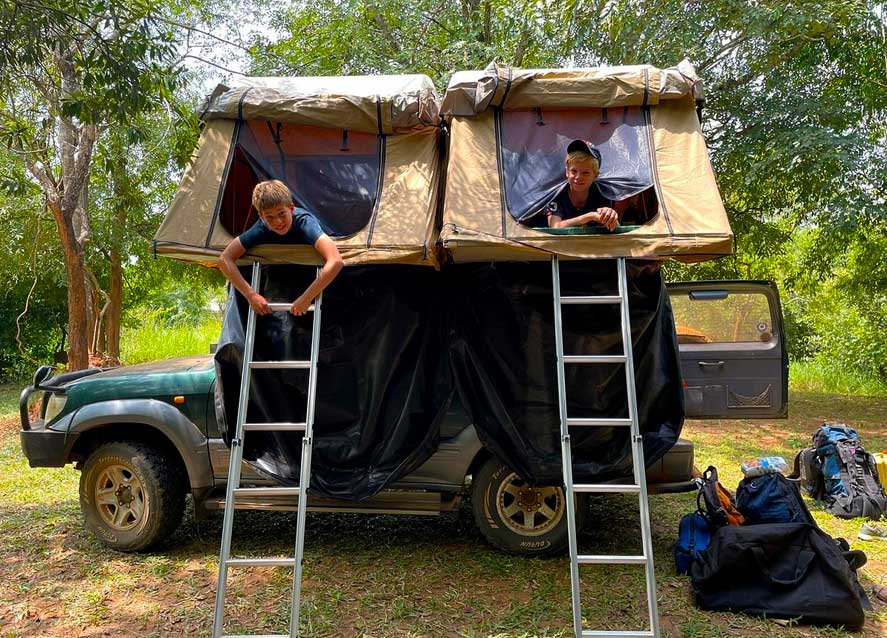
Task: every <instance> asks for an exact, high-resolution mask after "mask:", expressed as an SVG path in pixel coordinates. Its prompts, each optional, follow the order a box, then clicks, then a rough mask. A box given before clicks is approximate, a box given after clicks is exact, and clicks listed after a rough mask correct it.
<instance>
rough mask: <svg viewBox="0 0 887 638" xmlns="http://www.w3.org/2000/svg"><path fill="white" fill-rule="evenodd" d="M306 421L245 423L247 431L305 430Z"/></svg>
mask: <svg viewBox="0 0 887 638" xmlns="http://www.w3.org/2000/svg"><path fill="white" fill-rule="evenodd" d="M306 426H307V424H306V423H291V422H289V421H280V422H279V423H244V424H243V429H244V431H246V432H304V431H305V427H306Z"/></svg>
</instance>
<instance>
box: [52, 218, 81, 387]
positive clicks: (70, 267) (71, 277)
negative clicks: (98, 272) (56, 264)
mask: <svg viewBox="0 0 887 638" xmlns="http://www.w3.org/2000/svg"><path fill="white" fill-rule="evenodd" d="M50 209H51V210H52V216H53V218H55V224H56V228H57V229H58V232H59V239H60V240H61V244H62V250H63V251H64V255H65V275H66V279H67V283H68V367H69V368H70V369H71V370H83V369H84V368H86V367H88V366H89V336H88V335H89V325H88V322H87V318H86V304H87V303H88V300H87V296H86V285H85V281H84V278H83V270H84V264H83V247H82V246H80V244H79V243H78V242H77V238H76V235H75V234H74V225H73V224H72V223H71V219H70V218H69V217H67V216H65V214H64V213H63V212H62V209H61V207H60V206H58V205H50Z"/></svg>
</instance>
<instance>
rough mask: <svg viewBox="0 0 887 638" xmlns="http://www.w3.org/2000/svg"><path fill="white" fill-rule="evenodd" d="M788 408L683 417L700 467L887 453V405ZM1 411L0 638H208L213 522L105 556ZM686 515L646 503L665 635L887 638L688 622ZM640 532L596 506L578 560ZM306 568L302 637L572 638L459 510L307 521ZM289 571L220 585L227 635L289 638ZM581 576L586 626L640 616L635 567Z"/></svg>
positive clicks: (59, 478)
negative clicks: (849, 449) (776, 414)
mask: <svg viewBox="0 0 887 638" xmlns="http://www.w3.org/2000/svg"><path fill="white" fill-rule="evenodd" d="M791 410H792V414H791V417H790V418H789V419H787V420H781V421H772V422H761V421H758V422H755V421H720V422H717V421H712V422H698V421H695V422H688V423H687V425H686V427H685V432H684V435H685V437H687V438H690V439H691V440H693V441H694V442H695V444H696V458H697V465H698V466H700V467H703V468H704V467H705V466H707V465H708V464H710V463H711V464H715V465H717V466H718V467H719V469H720V471H721V477H722V482H723V483H724V484H725V485H727V486H728V487H730V488H731V489H732V488H734V487H735V485H736V484H737V482H738V481H739V478H740V476H741V475H740V471H739V463H740V462H741V461H742V460H743V459H746V458H754V457H756V456H760V455H764V454H780V455H782V456H785V457H789V456H790V455H791V454H792V453H793V451H795V450H797V449H800V447H802V446H803V445H805V444H806V442H807V440H808V438H809V435H810V434H811V433H812V432H813V430H814V429H815V428H816V427H817V426H818V425H819V424H820V423H822V422H823V421H825V420H843V421H846V422H849V423H851V424H852V425H854V426H855V427H857V429H858V430H859V432H860V434H861V436H862V440H863V442H864V443H865V444H866V447H867V448H868V449H870V450H873V451H878V450H882V449H887V428H885V427H884V423H883V419H884V417H885V415H887V399H882V398H860V397H849V398H848V397H842V396H834V395H821V394H793V395H792V397H791ZM11 412H12V410H9V409H7V410H5V411H3V412H2V413H3V414H5V415H6V416H3V417H2V418H0V539H2V541H0V638H20V637H21V638H25V637H26V638H44V637H46V638H49V637H52V638H75V637H78V638H79V637H84V638H85V637H98V636H108V637H115V638H142V637H144V638H148V637H150V638H172V637H180V636H181V637H188V638H191V637H208V636H210V635H211V626H212V614H213V602H214V596H215V590H216V575H217V565H218V548H219V539H220V533H221V532H220V530H221V519H220V518H216V519H213V520H211V521H208V522H203V523H199V524H198V523H196V522H195V521H194V520H193V516H191V512H190V509H189V512H188V513H187V514H186V521H185V523H184V524H183V525H182V527H181V528H180V529H179V530H178V531H177V533H176V534H175V536H174V538H173V539H172V541H171V543H170V544H169V546H168V547H166V548H165V549H163V550H161V551H157V552H154V553H150V554H120V553H116V552H112V551H110V550H107V549H105V548H104V547H103V546H101V545H100V544H99V543H98V542H97V541H96V540H95V539H94V538H93V537H92V536H90V535H89V534H87V533H86V532H85V531H84V529H83V527H82V525H81V521H80V515H79V507H78V497H77V482H78V479H79V474H78V472H76V471H75V470H73V469H72V468H70V467H68V468H62V469H33V468H28V467H27V463H26V461H24V459H23V458H22V455H21V450H20V449H19V446H18V436H17V429H18V422H17V419H16V417H15V416H14V415H13V414H11ZM692 509H693V495H690V494H677V495H662V496H654V497H652V498H651V512H652V519H653V531H654V551H655V557H656V568H657V569H656V570H657V585H658V598H659V606H660V613H661V624H662V627H663V635H664V636H667V637H668V638H675V637H678V636H681V637H686V638H695V637H719V636H720V637H723V636H728V637H752V636H755V637H761V636H767V637H770V636H773V637H780V638H782V637H785V638H794V637H801V636H836V637H837V636H854V635H857V636H859V635H861V636H865V637H866V638H875V637H880V636H885V635H887V613H885V611H887V610H885V606H884V605H883V604H881V603H878V602H877V601H873V603H874V605H875V610H874V612H873V613H871V614H870V615H869V617H868V619H867V623H866V627H865V630H864V631H863V632H862V633H860V634H851V633H847V632H844V631H842V630H840V629H831V628H811V627H803V626H797V625H796V624H794V623H781V622H775V621H771V620H761V619H755V618H749V617H745V616H741V615H735V614H718V613H708V612H702V611H699V610H698V609H696V608H695V606H694V605H693V600H692V593H691V590H690V587H689V583H688V581H687V579H686V578H685V577H680V576H676V575H675V574H674V563H673V559H672V548H673V544H674V541H675V538H676V535H677V524H678V520H679V518H680V516H681V515H682V514H684V513H687V512H689V511H691V510H692ZM811 509H812V510H813V513H814V516H815V517H816V519H817V522H818V523H819V524H820V526H821V527H823V529H825V531H827V532H828V533H830V534H832V535H833V536H844V537H845V538H848V539H849V540H850V541H851V543H852V545H853V546H854V548H860V549H863V550H865V551H866V553H867V554H868V557H869V563H868V564H867V565H866V566H865V567H863V568H862V570H861V571H860V579H861V582H862V583H863V584H864V586H865V587H866V589H868V590H871V587H872V586H873V585H876V584H883V585H887V543H863V542H861V541H858V540H857V538H856V532H857V531H858V529H859V526H860V524H861V521H859V520H857V521H839V520H837V519H835V518H832V517H830V516H828V515H827V514H825V512H823V511H822V510H821V509H818V508H816V507H813V506H811ZM294 523H295V516H294V515H291V514H282V513H273V512H245V513H243V516H241V514H240V513H238V516H237V519H236V527H235V537H234V547H235V548H237V549H238V551H239V553H241V554H242V555H280V556H285V555H290V554H292V542H293V529H294ZM637 525H638V522H637V514H636V511H635V507H634V505H633V504H632V502H631V499H627V498H625V497H620V496H613V497H609V496H607V497H598V498H596V499H594V500H593V502H592V508H591V516H590V524H589V526H588V528H587V529H586V530H585V531H584V532H583V534H582V535H581V536H580V551H582V550H583V549H584V550H591V549H592V548H594V551H596V552H597V551H600V552H601V553H611V550H612V553H631V552H632V549H633V542H632V540H631V539H635V538H637V536H638V533H639V532H638V529H637ZM583 569H586V568H583ZM304 570H305V582H304V585H303V601H304V608H303V612H302V619H301V620H302V622H301V630H302V633H301V634H300V635H302V636H306V637H311V638H314V637H326V636H330V637H332V636H337V637H338V636H342V637H345V638H350V637H357V636H360V637H363V638H389V637H390V638H394V637H400V638H414V637H420V636H423V637H424V636H433V637H438V636H440V637H447V638H450V637H452V638H475V637H478V638H479V637H485V638H486V637H495V638H504V637H514V638H529V637H531V636H538V637H546V638H553V637H555V636H569V635H571V632H570V611H569V607H570V585H569V573H568V571H569V570H568V563H567V561H566V560H565V559H564V558H555V559H548V560H525V559H520V558H515V557H512V556H507V555H505V554H502V553H500V552H498V551H496V550H494V549H492V548H491V547H489V546H488V545H486V544H485V543H484V542H483V540H482V538H481V536H480V534H479V533H478V532H477V530H476V529H475V528H474V523H473V520H472V516H471V511H470V504H468V503H464V504H463V506H462V508H461V509H460V511H459V512H458V513H457V514H455V515H450V516H445V517H440V518H437V517H429V518H420V517H393V516H361V515H330V514H312V515H309V518H308V536H307V541H306V553H305V561H304ZM290 574H291V572H288V571H286V570H275V569H257V570H254V571H249V572H238V573H237V576H235V577H233V578H231V579H229V598H228V609H229V611H230V614H229V617H231V618H233V620H232V621H231V622H230V623H229V624H228V625H227V626H226V631H228V632H231V633H262V632H264V633H286V627H287V623H288V611H289V600H290V592H291V577H290ZM582 576H583V593H584V597H583V613H584V615H585V617H586V620H587V622H588V626H589V627H592V626H594V627H596V628H598V627H599V628H610V629H616V628H628V627H637V626H640V625H643V624H644V623H645V607H644V595H643V591H644V590H643V573H642V570H641V569H639V568H637V567H631V566H625V567H610V566H607V567H591V568H590V569H589V570H588V571H583V572H582Z"/></svg>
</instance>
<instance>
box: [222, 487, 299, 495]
mask: <svg viewBox="0 0 887 638" xmlns="http://www.w3.org/2000/svg"><path fill="white" fill-rule="evenodd" d="M298 495H299V488H298V487H237V488H234V496H298Z"/></svg>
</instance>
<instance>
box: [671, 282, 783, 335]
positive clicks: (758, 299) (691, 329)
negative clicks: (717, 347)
mask: <svg viewBox="0 0 887 638" xmlns="http://www.w3.org/2000/svg"><path fill="white" fill-rule="evenodd" d="M671 305H672V310H673V311H674V317H675V324H676V326H677V333H678V343H697V344H705V343H770V342H772V341H774V340H775V337H774V331H773V321H772V317H771V315H770V304H769V302H768V300H767V296H766V295H764V294H760V293H730V294H724V293H723V291H722V292H721V294H713V295H709V296H705V295H700V296H696V297H695V298H694V295H693V293H690V292H687V291H682V292H679V293H671Z"/></svg>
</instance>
